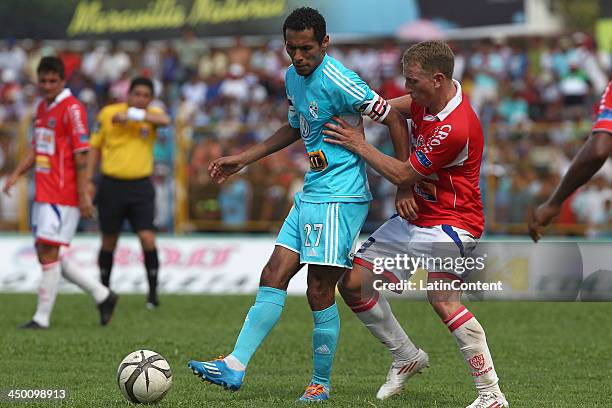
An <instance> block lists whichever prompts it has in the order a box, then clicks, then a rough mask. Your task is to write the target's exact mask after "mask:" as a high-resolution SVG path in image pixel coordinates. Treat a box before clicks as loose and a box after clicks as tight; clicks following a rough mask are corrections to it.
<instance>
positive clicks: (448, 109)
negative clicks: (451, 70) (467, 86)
mask: <svg viewBox="0 0 612 408" xmlns="http://www.w3.org/2000/svg"><path fill="white" fill-rule="evenodd" d="M453 84H455V86H456V87H457V92H455V96H453V98H452V99H451V100H450V101H448V103H447V104H446V106H445V107H444V109H442V110H441V111H440V112H438V114H437V115H435V116H436V117H437V118H438V120H439V121H443V120H445V119H446V118H447V117H448V115H450V114H451V113H452V112H453V111H454V110H455V108H456V107H457V106H459V104H461V101H462V100H463V96H462V94H461V84H460V83H459V81H457V80H455V79H453Z"/></svg>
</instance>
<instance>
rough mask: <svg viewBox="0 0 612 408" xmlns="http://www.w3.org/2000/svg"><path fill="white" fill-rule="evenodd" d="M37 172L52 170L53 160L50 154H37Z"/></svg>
mask: <svg viewBox="0 0 612 408" xmlns="http://www.w3.org/2000/svg"><path fill="white" fill-rule="evenodd" d="M36 172H38V173H50V172H51V162H50V161H49V156H44V155H40V154H38V155H36Z"/></svg>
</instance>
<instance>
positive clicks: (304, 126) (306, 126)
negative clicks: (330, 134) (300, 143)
mask: <svg viewBox="0 0 612 408" xmlns="http://www.w3.org/2000/svg"><path fill="white" fill-rule="evenodd" d="M300 134H301V135H302V139H306V138H307V137H308V136H310V123H308V120H306V118H305V117H304V115H302V114H301V113H300Z"/></svg>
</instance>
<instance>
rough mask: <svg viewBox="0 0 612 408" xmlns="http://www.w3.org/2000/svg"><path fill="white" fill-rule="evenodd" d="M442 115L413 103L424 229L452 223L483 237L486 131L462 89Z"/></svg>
mask: <svg viewBox="0 0 612 408" xmlns="http://www.w3.org/2000/svg"><path fill="white" fill-rule="evenodd" d="M453 82H454V84H455V87H456V88H457V92H456V94H455V96H454V97H453V98H452V99H451V100H450V101H449V102H448V104H447V105H446V106H445V107H444V109H442V111H440V112H439V113H438V114H437V115H431V114H430V113H429V112H427V109H426V108H425V107H424V106H421V105H418V104H416V103H414V102H412V106H411V112H412V123H411V129H410V130H411V139H412V140H411V143H412V154H411V155H410V164H411V165H412V167H413V168H414V169H415V170H416V171H417V172H418V173H419V174H421V175H423V176H424V177H425V178H424V179H422V180H421V181H420V182H418V183H417V184H415V186H414V192H415V201H416V203H417V205H418V206H419V212H418V218H417V219H416V220H413V221H410V222H411V223H412V224H414V225H417V226H419V227H431V226H434V225H442V224H449V225H451V226H454V227H457V228H461V229H464V230H466V231H468V232H469V233H470V234H472V235H474V236H475V237H477V238H478V237H480V236H481V235H482V231H483V229H484V216H483V212H482V201H481V196H480V187H479V185H478V182H479V179H480V163H481V161H482V150H483V146H484V138H483V135H482V127H481V125H480V120H479V119H478V117H477V116H476V113H475V112H474V110H473V109H472V107H471V106H470V103H469V102H468V100H467V98H466V97H465V95H463V93H462V92H461V85H460V84H459V82H457V81H453Z"/></svg>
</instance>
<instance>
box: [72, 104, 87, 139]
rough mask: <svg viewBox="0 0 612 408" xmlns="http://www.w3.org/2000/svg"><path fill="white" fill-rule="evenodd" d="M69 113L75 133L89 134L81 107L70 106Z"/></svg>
mask: <svg viewBox="0 0 612 408" xmlns="http://www.w3.org/2000/svg"><path fill="white" fill-rule="evenodd" d="M68 113H69V115H70V119H71V120H72V126H73V129H74V131H75V132H77V133H87V129H86V127H85V122H84V120H83V119H84V118H83V115H82V114H81V109H80V107H79V105H77V104H74V105H70V106H69V107H68Z"/></svg>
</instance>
